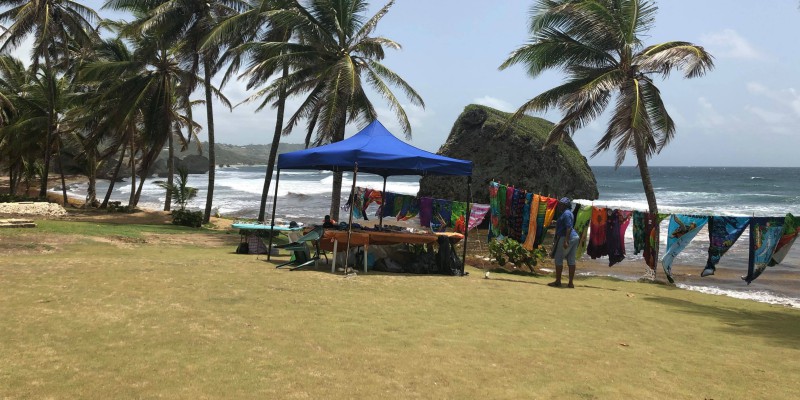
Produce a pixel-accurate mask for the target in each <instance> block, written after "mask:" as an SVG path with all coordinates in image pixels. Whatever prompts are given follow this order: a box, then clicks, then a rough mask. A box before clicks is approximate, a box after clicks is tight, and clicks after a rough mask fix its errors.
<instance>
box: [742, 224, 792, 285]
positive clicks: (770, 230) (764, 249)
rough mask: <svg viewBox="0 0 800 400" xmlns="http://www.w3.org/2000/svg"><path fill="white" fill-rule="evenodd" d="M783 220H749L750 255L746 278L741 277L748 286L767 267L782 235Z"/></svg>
mask: <svg viewBox="0 0 800 400" xmlns="http://www.w3.org/2000/svg"><path fill="white" fill-rule="evenodd" d="M783 221H784V220H783V219H780V218H770V217H753V219H751V220H750V254H749V257H748V260H747V276H743V277H742V279H744V280H745V281H746V282H747V284H748V285H749V284H750V283H751V282H753V281H754V280H755V279H756V278H758V277H759V276H760V275H761V273H762V272H764V270H765V269H766V268H767V266H768V265H769V261H770V260H771V259H772V253H773V252H774V251H775V247H777V246H778V241H779V240H780V238H781V236H782V235H783Z"/></svg>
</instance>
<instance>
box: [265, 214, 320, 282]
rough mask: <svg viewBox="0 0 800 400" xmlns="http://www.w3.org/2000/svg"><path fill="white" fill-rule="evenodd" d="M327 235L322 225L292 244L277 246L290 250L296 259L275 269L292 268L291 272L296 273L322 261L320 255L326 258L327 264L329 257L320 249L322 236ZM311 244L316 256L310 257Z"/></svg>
mask: <svg viewBox="0 0 800 400" xmlns="http://www.w3.org/2000/svg"><path fill="white" fill-rule="evenodd" d="M324 234H325V228H323V227H322V226H321V225H320V226H316V227H314V229H312V230H311V231H309V232H308V233H306V234H305V235H303V236H301V237H300V238H298V239H297V241H294V242H292V243H287V244H283V245H279V246H275V247H277V248H279V249H284V250H289V251H291V252H293V254H294V259H293V260H290V261H288V262H285V263H283V264H280V265H277V266H275V268H281V267H286V266H292V268H290V270H291V271H294V270H296V269H299V268H303V267H306V266H308V265H311V264H314V263H315V262H316V261H317V260H319V259H320V255H322V256H323V257H325V263H327V262H328V255H327V254H325V251H323V250H321V249H320V247H319V241H320V240H321V239H322V236H323V235H324ZM309 243H310V244H311V245H312V246H313V248H314V255H313V256H311V257H309V254H310V251H309V248H308V246H309Z"/></svg>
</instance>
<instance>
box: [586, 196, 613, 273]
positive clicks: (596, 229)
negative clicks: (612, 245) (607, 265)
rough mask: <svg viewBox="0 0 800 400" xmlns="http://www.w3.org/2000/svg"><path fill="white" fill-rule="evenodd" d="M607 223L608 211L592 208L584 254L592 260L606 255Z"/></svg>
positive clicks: (601, 208)
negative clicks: (587, 244) (587, 242)
mask: <svg viewBox="0 0 800 400" xmlns="http://www.w3.org/2000/svg"><path fill="white" fill-rule="evenodd" d="M607 223H608V211H607V210H606V209H605V208H603V207H592V221H591V222H590V223H589V246H588V247H587V248H586V254H588V255H589V257H591V258H592V260H594V259H596V258H600V257H603V256H607V255H608V247H607V246H606V224H607Z"/></svg>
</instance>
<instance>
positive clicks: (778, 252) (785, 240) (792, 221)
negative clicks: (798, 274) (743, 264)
mask: <svg viewBox="0 0 800 400" xmlns="http://www.w3.org/2000/svg"><path fill="white" fill-rule="evenodd" d="M798 233H800V217H795V216H794V215H792V214H786V218H784V220H783V234H782V235H781V238H780V240H778V245H777V246H775V251H774V252H772V259H771V260H770V261H769V266H770V267H771V266H773V265H778V264H780V263H781V262H782V261H783V259H784V258H785V257H786V254H787V253H788V252H789V249H791V248H792V245H793V244H794V241H795V240H796V239H797V235H798Z"/></svg>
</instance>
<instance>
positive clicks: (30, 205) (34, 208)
mask: <svg viewBox="0 0 800 400" xmlns="http://www.w3.org/2000/svg"><path fill="white" fill-rule="evenodd" d="M3 215H38V216H42V217H46V218H58V217H63V216H66V215H67V210H65V209H64V207H62V206H61V205H59V204H55V203H48V202H44V201H42V202H38V201H37V202H34V201H31V202H20V203H0V216H3Z"/></svg>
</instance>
